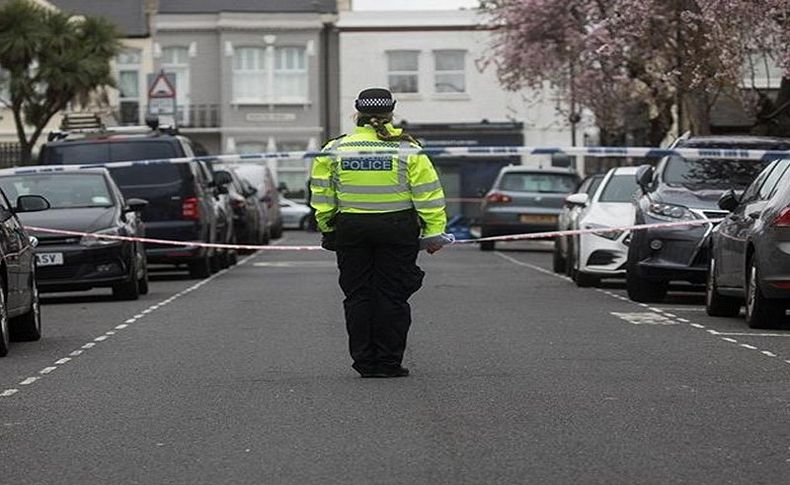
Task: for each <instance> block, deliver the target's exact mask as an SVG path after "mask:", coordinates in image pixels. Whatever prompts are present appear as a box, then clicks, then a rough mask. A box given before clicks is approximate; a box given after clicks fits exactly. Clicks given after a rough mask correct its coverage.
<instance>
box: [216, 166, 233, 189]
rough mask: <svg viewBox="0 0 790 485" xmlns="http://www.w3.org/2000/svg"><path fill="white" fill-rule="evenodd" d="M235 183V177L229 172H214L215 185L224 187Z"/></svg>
mask: <svg viewBox="0 0 790 485" xmlns="http://www.w3.org/2000/svg"><path fill="white" fill-rule="evenodd" d="M232 183H233V177H232V176H231V174H230V173H229V172H228V171H227V170H217V171H216V172H214V185H215V186H218V187H219V186H222V185H229V184H232Z"/></svg>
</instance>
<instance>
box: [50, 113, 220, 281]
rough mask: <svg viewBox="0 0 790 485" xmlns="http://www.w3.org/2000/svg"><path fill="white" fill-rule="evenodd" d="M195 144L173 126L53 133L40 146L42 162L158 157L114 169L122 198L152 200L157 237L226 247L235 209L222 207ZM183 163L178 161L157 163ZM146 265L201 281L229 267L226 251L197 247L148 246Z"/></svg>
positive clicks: (148, 216)
mask: <svg viewBox="0 0 790 485" xmlns="http://www.w3.org/2000/svg"><path fill="white" fill-rule="evenodd" d="M194 155H195V153H194V151H193V149H192V143H191V141H190V140H189V139H188V138H186V137H184V136H180V135H178V134H176V133H175V132H173V131H171V130H168V129H158V128H155V129H151V128H146V127H131V128H130V127H119V128H103V127H100V128H97V129H95V130H92V131H88V132H86V131H84V130H81V131H78V132H74V133H71V132H55V133H54V134H51V135H50V141H49V142H48V143H45V144H44V146H43V147H42V148H41V155H40V157H39V160H40V163H42V164H53V165H66V164H69V165H70V164H101V163H106V162H123V161H140V160H149V161H150V160H153V161H152V162H150V163H130V164H128V165H125V166H116V165H117V164H113V165H111V166H109V170H110V174H111V175H112V177H113V179H114V180H115V182H116V183H117V185H118V187H119V188H120V189H121V192H122V193H123V195H124V197H127V198H140V199H144V200H147V201H148V206H147V207H146V208H145V209H144V210H143V213H142V217H143V221H145V224H146V232H147V234H148V236H149V237H151V238H154V239H166V240H177V241H197V242H206V243H217V242H219V243H228V242H231V241H232V220H231V218H230V217H231V216H230V211H229V210H222V208H221V207H222V203H221V202H219V198H220V192H221V191H222V185H223V184H227V183H229V182H230V180H218V179H215V177H214V172H213V170H212V168H211V165H210V163H209V162H207V161H205V160H202V159H195V158H194ZM169 158H182V159H184V160H183V161H181V162H179V163H169V162H156V161H155V160H161V159H169ZM145 251H146V254H147V256H148V262H149V263H152V264H176V265H184V264H185V265H186V266H187V267H188V269H189V273H190V275H191V276H193V277H196V278H202V277H206V276H208V275H210V274H211V273H212V271H216V270H217V269H219V268H221V267H222V266H226V265H227V264H228V263H229V260H230V257H229V255H228V254H227V252H225V251H219V250H214V249H206V248H198V247H191V248H190V247H177V246H168V245H159V244H146V245H145Z"/></svg>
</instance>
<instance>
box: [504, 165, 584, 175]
mask: <svg viewBox="0 0 790 485" xmlns="http://www.w3.org/2000/svg"><path fill="white" fill-rule="evenodd" d="M510 172H522V173H527V172H540V173H555V174H561V175H578V174H577V173H576V172H575V171H574V170H573V169H570V168H560V167H532V166H528V165H508V166H507V167H502V173H510Z"/></svg>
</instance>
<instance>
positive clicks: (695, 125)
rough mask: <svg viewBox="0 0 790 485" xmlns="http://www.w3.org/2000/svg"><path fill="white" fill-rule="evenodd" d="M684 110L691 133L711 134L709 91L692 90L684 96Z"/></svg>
mask: <svg viewBox="0 0 790 485" xmlns="http://www.w3.org/2000/svg"><path fill="white" fill-rule="evenodd" d="M682 102H683V112H684V113H685V117H686V120H687V123H688V126H689V128H690V129H691V133H693V134H694V135H710V134H711V128H710V103H709V102H708V95H707V93H704V92H700V91H691V92H688V93H686V94H685V95H684V96H683V100H682Z"/></svg>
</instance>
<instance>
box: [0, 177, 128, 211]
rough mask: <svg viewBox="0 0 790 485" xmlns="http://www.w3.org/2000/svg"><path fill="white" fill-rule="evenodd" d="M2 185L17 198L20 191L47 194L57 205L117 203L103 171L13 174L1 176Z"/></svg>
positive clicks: (76, 206)
mask: <svg viewBox="0 0 790 485" xmlns="http://www.w3.org/2000/svg"><path fill="white" fill-rule="evenodd" d="M0 187H1V188H2V189H3V191H4V192H5V193H6V194H8V195H9V197H11V198H13V199H16V198H17V197H19V196H20V195H41V196H44V197H45V198H46V199H47V200H48V201H49V204H50V206H51V207H52V208H53V209H72V208H78V207H111V206H112V205H114V203H113V197H112V195H110V188H109V187H108V186H107V180H106V179H105V178H104V175H101V174H90V173H76V174H71V173H68V174H67V173H60V174H24V175H22V174H20V175H11V176H7V177H2V178H0Z"/></svg>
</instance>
